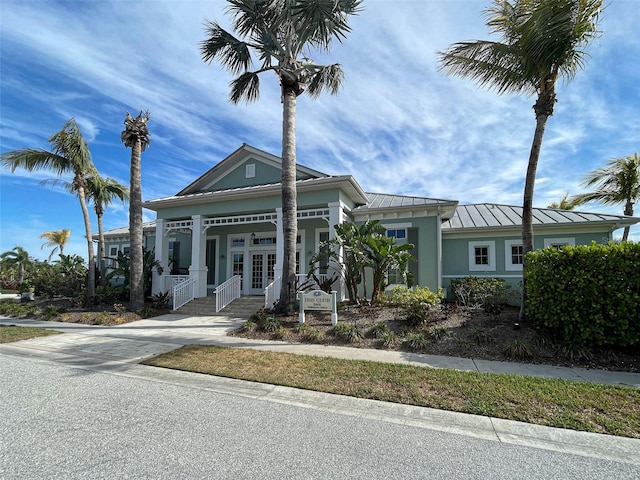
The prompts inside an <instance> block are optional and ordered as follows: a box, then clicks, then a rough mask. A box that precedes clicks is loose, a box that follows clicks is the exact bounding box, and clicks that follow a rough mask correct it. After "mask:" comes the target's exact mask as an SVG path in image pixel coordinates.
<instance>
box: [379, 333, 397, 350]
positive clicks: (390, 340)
mask: <svg viewBox="0 0 640 480" xmlns="http://www.w3.org/2000/svg"><path fill="white" fill-rule="evenodd" d="M378 338H380V346H381V347H382V348H394V347H395V346H396V345H397V344H398V336H397V335H396V334H395V333H393V332H392V331H387V332H384V333H383V334H382V335H381V336H380V337H378Z"/></svg>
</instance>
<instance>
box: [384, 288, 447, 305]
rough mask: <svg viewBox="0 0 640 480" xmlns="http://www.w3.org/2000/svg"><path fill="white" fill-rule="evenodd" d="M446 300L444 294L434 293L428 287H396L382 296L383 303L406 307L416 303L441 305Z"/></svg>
mask: <svg viewBox="0 0 640 480" xmlns="http://www.w3.org/2000/svg"><path fill="white" fill-rule="evenodd" d="M443 298H444V294H443V293H442V292H438V293H436V292H432V291H431V290H429V288H428V287H414V288H407V287H402V286H398V287H394V288H392V289H391V290H389V291H388V292H386V293H385V294H384V295H383V296H382V301H383V302H384V303H386V304H389V305H396V306H406V305H410V304H416V303H426V304H429V305H439V304H440V302H442V299H443Z"/></svg>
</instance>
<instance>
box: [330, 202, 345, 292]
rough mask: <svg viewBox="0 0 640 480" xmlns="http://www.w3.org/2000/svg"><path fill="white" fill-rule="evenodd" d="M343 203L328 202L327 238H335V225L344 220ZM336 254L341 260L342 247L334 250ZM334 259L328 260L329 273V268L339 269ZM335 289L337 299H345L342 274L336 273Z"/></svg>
mask: <svg viewBox="0 0 640 480" xmlns="http://www.w3.org/2000/svg"><path fill="white" fill-rule="evenodd" d="M343 207H344V204H343V203H342V202H340V201H337V202H331V203H329V240H333V239H334V238H336V231H335V228H334V227H335V226H336V225H339V224H341V223H342V222H343V221H344V211H343ZM336 253H337V254H338V259H339V261H340V262H342V249H341V248H340V249H338V251H337V252H336ZM333 263H334V260H333V259H331V260H330V261H329V267H328V269H327V270H328V273H329V274H331V270H333V271H339V270H338V267H336V266H335V265H332V264H333ZM334 286H335V289H336V296H337V298H338V301H343V300H344V299H345V290H346V289H345V288H344V281H343V279H342V275H338V284H337V285H334Z"/></svg>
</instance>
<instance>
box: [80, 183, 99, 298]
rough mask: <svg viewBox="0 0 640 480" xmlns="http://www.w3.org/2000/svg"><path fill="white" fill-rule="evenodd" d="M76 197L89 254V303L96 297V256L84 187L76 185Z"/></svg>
mask: <svg viewBox="0 0 640 480" xmlns="http://www.w3.org/2000/svg"><path fill="white" fill-rule="evenodd" d="M78 199H79V200H80V208H81V209H82V216H83V217H84V229H85V237H86V239H87V253H88V256H89V270H88V271H87V298H86V302H87V304H88V305H91V304H92V303H93V302H94V300H95V297H96V258H95V256H94V254H93V240H92V238H91V219H90V218H89V209H88V208H87V201H86V198H85V195H84V187H83V186H82V185H79V186H78Z"/></svg>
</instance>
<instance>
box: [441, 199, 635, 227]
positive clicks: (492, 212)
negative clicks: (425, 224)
mask: <svg viewBox="0 0 640 480" xmlns="http://www.w3.org/2000/svg"><path fill="white" fill-rule="evenodd" d="M590 222H600V223H602V222H605V223H606V222H612V223H614V222H615V223H624V224H630V225H633V224H635V223H638V222H640V218H634V217H626V216H624V215H609V214H602V213H587V212H575V211H573V210H555V209H551V208H534V209H533V224H534V225H545V226H553V225H565V226H566V225H567V224H572V225H580V224H587V223H590ZM521 225H522V207H516V206H513V205H496V204H493V203H477V204H472V205H459V206H458V208H457V209H456V213H455V215H454V216H453V217H452V218H451V219H450V220H448V221H446V222H444V223H443V224H442V228H443V229H447V230H454V229H467V228H498V227H520V226H521Z"/></svg>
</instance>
